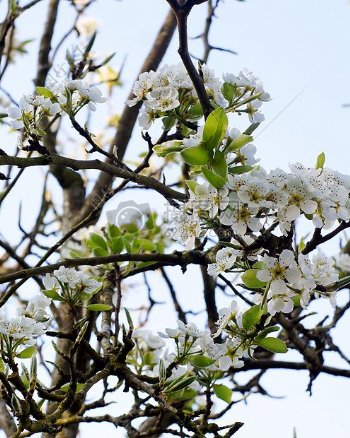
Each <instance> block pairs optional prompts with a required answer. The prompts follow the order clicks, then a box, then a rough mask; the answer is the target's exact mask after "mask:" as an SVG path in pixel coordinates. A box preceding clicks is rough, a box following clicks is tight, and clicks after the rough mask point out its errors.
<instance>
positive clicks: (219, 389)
mask: <svg viewBox="0 0 350 438" xmlns="http://www.w3.org/2000/svg"><path fill="white" fill-rule="evenodd" d="M213 389H214V393H215V395H216V397H218V398H219V399H220V400H223V401H224V402H226V403H230V402H231V399H232V389H230V388H228V387H227V386H226V385H223V384H220V385H213Z"/></svg>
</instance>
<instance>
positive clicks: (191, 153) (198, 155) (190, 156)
mask: <svg viewBox="0 0 350 438" xmlns="http://www.w3.org/2000/svg"><path fill="white" fill-rule="evenodd" d="M181 156H182V158H183V159H184V161H185V163H187V164H190V165H191V166H197V165H203V164H207V163H208V162H209V160H210V155H209V152H208V151H207V150H206V149H204V147H203V146H201V145H198V146H192V147H188V148H185V149H183V150H182V151H181Z"/></svg>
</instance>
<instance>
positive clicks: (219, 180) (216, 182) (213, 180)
mask: <svg viewBox="0 0 350 438" xmlns="http://www.w3.org/2000/svg"><path fill="white" fill-rule="evenodd" d="M202 172H203V175H204V176H205V179H206V180H207V181H208V182H210V184H211V185H212V186H213V187H215V188H216V189H218V190H219V189H221V188H222V187H223V186H224V185H225V183H226V179H225V178H223V177H222V176H220V175H217V174H216V173H214V172H212V171H211V170H209V169H208V168H207V167H202Z"/></svg>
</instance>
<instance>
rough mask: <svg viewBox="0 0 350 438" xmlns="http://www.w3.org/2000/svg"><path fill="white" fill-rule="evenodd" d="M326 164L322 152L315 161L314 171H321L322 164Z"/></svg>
mask: <svg viewBox="0 0 350 438" xmlns="http://www.w3.org/2000/svg"><path fill="white" fill-rule="evenodd" d="M325 162H326V156H325V154H324V152H322V153H321V154H320V155H319V156H318V157H317V160H316V166H315V169H323V166H324V163H325Z"/></svg>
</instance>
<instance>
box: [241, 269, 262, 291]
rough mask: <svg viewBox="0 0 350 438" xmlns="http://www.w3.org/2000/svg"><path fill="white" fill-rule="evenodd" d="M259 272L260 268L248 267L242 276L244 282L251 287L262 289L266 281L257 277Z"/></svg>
mask: <svg viewBox="0 0 350 438" xmlns="http://www.w3.org/2000/svg"><path fill="white" fill-rule="evenodd" d="M257 273H258V269H248V270H247V271H245V272H244V273H243V274H242V276H241V278H242V281H243V284H244V285H245V286H247V287H249V288H251V289H261V288H262V287H264V286H265V285H266V283H264V282H262V281H260V280H258V279H257V278H256V274H257Z"/></svg>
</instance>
